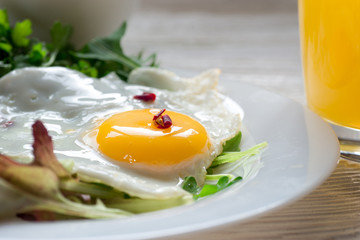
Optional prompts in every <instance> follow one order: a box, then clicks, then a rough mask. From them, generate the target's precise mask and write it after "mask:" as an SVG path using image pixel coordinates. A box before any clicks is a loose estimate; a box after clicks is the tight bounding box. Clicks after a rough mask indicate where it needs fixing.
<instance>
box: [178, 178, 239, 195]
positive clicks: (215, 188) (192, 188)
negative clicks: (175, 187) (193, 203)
mask: <svg viewBox="0 0 360 240" xmlns="http://www.w3.org/2000/svg"><path fill="white" fill-rule="evenodd" d="M240 180H242V177H241V176H238V177H236V178H234V179H233V180H232V181H230V178H229V176H220V178H219V179H218V181H217V183H216V184H215V185H214V184H204V186H203V187H202V188H201V187H199V186H198V185H197V183H196V180H195V178H194V177H192V176H191V177H186V178H185V180H184V183H183V186H182V187H183V189H184V190H185V191H187V192H189V193H191V194H193V196H194V198H195V199H198V198H202V197H206V196H209V195H212V194H214V193H217V192H219V191H221V190H223V189H225V188H227V187H229V186H231V185H233V184H234V183H236V182H239V181H240Z"/></svg>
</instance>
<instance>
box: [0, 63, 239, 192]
mask: <svg viewBox="0 0 360 240" xmlns="http://www.w3.org/2000/svg"><path fill="white" fill-rule="evenodd" d="M219 75H220V71H219V70H218V69H212V70H208V71H206V72H204V73H201V74H200V75H198V76H195V77H193V78H182V77H179V76H177V75H176V74H175V73H172V72H170V71H167V70H164V69H157V68H139V69H136V70H134V71H133V72H132V73H131V74H130V76H129V80H128V83H126V82H123V81H121V80H120V79H118V77H117V76H116V75H115V74H109V75H107V76H106V77H104V78H101V79H94V78H90V77H87V76H85V75H83V74H81V73H79V72H77V71H74V70H70V69H67V68H62V67H47V68H34V67H30V68H23V69H18V70H15V71H12V72H10V73H9V74H7V75H6V76H4V77H3V78H1V79H0V123H1V121H3V122H8V121H11V122H12V123H13V124H11V125H10V126H5V125H3V127H0V152H1V153H3V154H6V155H9V156H11V157H13V158H15V159H16V160H17V161H19V162H31V161H32V158H33V156H32V147H31V144H32V139H33V138H32V135H31V125H32V124H33V123H34V121H35V120H37V119H39V120H41V121H43V122H44V124H45V126H46V127H47V129H48V130H49V133H50V135H51V136H52V139H53V141H54V149H55V154H56V156H57V158H58V159H59V161H66V160H72V161H73V162H74V167H73V168H72V171H73V172H77V173H79V174H82V175H86V176H88V177H90V178H96V179H98V180H100V181H102V182H104V183H106V184H108V185H110V186H112V187H114V188H116V189H118V190H120V191H124V192H126V193H128V194H130V195H132V196H137V197H141V198H149V199H166V198H174V197H188V196H189V193H187V192H186V191H184V190H183V189H182V188H181V182H182V181H183V179H184V177H186V176H194V177H195V178H196V179H197V181H198V183H200V184H201V183H203V182H204V179H205V174H206V168H207V167H209V165H210V164H211V162H212V161H213V159H214V158H215V157H216V156H217V155H219V154H220V153H221V152H222V145H223V143H224V142H225V141H226V140H227V139H229V138H231V137H233V136H234V135H235V134H236V133H237V132H238V131H239V130H240V123H241V118H242V114H243V112H242V109H241V108H240V107H239V106H238V105H237V104H236V103H235V102H233V101H232V100H231V99H229V98H227V97H225V96H224V95H222V94H220V93H219V92H218V90H217V82H218V78H219ZM143 92H151V93H154V94H156V100H155V101H153V102H145V101H141V100H138V99H135V98H134V96H136V95H141V94H142V93H143ZM161 109H166V112H165V113H166V114H168V116H169V117H170V118H171V120H172V125H171V126H170V127H169V128H159V127H158V126H156V123H155V122H154V121H153V116H154V115H156V114H157V113H158V112H159V111H160V110H161ZM0 126H2V125H1V124H0Z"/></svg>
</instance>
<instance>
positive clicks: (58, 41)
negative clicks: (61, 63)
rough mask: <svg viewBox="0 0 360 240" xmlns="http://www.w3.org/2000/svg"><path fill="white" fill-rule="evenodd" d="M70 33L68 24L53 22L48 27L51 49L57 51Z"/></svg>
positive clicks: (65, 42)
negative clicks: (50, 26)
mask: <svg viewBox="0 0 360 240" xmlns="http://www.w3.org/2000/svg"><path fill="white" fill-rule="evenodd" d="M71 35H72V27H71V26H70V25H62V24H61V23H60V22H55V23H54V25H53V26H52V28H51V29H50V36H51V45H52V51H59V50H60V49H62V48H64V47H65V46H66V45H67V44H68V43H69V40H70V37H71Z"/></svg>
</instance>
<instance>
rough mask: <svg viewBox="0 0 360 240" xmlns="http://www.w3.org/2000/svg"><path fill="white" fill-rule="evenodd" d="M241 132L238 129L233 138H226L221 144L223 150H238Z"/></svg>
mask: <svg viewBox="0 0 360 240" xmlns="http://www.w3.org/2000/svg"><path fill="white" fill-rule="evenodd" d="M241 137H242V133H241V131H239V132H238V133H237V134H236V135H235V136H234V137H233V138H231V139H229V140H227V141H226V142H225V143H224V145H223V152H238V151H240V142H241Z"/></svg>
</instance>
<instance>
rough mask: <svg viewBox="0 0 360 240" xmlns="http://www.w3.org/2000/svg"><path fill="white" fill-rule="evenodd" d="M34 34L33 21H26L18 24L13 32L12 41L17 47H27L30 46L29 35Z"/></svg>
mask: <svg viewBox="0 0 360 240" xmlns="http://www.w3.org/2000/svg"><path fill="white" fill-rule="evenodd" d="M31 33H32V29H31V21H30V20H29V19H25V20H24V21H22V22H17V23H16V24H15V27H14V28H13V29H12V31H11V39H12V41H13V43H14V44H15V46H17V47H27V46H28V45H29V44H30V39H29V38H28V37H29V35H30V34H31Z"/></svg>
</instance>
